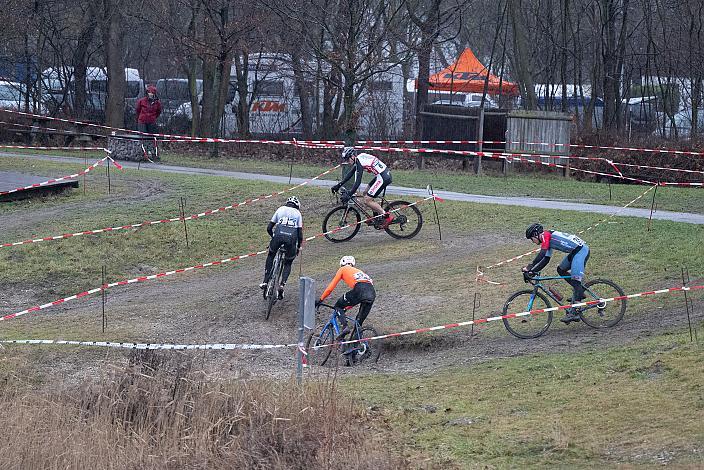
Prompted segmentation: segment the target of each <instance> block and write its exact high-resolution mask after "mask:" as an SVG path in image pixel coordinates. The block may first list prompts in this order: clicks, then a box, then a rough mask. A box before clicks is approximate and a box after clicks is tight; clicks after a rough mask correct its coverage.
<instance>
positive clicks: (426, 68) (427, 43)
mask: <svg viewBox="0 0 704 470" xmlns="http://www.w3.org/2000/svg"><path fill="white" fill-rule="evenodd" d="M432 50H433V40H432V39H431V36H430V35H429V34H428V33H427V32H424V31H421V46H420V48H419V49H418V85H417V87H416V106H415V108H416V120H415V129H414V135H415V138H416V139H421V138H422V133H423V115H422V114H421V112H422V111H423V108H424V107H425V105H426V104H428V87H429V85H430V83H429V81H430V53H431V52H432Z"/></svg>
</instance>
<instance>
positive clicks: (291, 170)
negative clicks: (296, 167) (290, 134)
mask: <svg viewBox="0 0 704 470" xmlns="http://www.w3.org/2000/svg"><path fill="white" fill-rule="evenodd" d="M293 144H294V145H293V152H291V167H290V168H289V170H288V184H291V177H292V176H293V159H294V158H295V156H296V149H298V145H297V144H296V139H293Z"/></svg>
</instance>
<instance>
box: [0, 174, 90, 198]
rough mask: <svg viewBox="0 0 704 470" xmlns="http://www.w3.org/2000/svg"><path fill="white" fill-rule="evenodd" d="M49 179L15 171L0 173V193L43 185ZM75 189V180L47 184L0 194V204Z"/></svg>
mask: <svg viewBox="0 0 704 470" xmlns="http://www.w3.org/2000/svg"><path fill="white" fill-rule="evenodd" d="M50 179H51V177H50V176H32V175H28V174H26V173H17V172H15V171H0V193H2V192H4V191H12V190H13V189H17V188H24V187H25V186H31V185H33V184H39V183H43V182H45V181H48V180H50ZM77 187H78V181H77V180H68V181H59V182H57V183H49V184H46V185H42V186H37V187H34V188H30V189H23V190H22V191H15V192H12V193H10V194H0V202H2V201H16V200H18V199H26V198H30V197H38V196H44V195H47V194H51V193H58V192H61V191H64V190H66V189H68V188H77Z"/></svg>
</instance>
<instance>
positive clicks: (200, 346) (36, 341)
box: [0, 285, 704, 358]
mask: <svg viewBox="0 0 704 470" xmlns="http://www.w3.org/2000/svg"><path fill="white" fill-rule="evenodd" d="M699 289H704V285H700V286H690V287H686V286H682V287H668V288H666V289H659V290H652V291H648V292H640V293H637V294H629V295H621V296H618V297H609V298H604V299H599V300H590V301H588V302H579V303H574V304H570V305H559V306H557V307H549V308H541V309H536V310H525V311H523V312H517V313H509V314H506V315H499V316H495V317H488V318H480V319H478V320H468V321H463V322H456V323H448V324H445V325H438V326H432V327H426V328H416V329H415V330H407V331H401V332H398V333H389V334H385V335H378V336H372V337H369V338H364V339H360V340H350V341H342V342H338V343H332V344H325V345H320V346H316V347H314V348H311V349H313V350H316V349H322V348H326V347H337V346H340V345H345V344H354V343H359V342H362V341H378V340H382V339H389V338H399V337H401V336H408V335H414V334H421V333H430V332H432V331H440V330H451V329H454V328H460V327H463V326H471V325H481V324H484V323H489V322H494V321H498V320H504V319H511V318H519V317H525V316H529V315H539V314H541V313H547V312H555V311H558V310H566V309H568V308H573V307H584V306H591V305H598V304H601V303H604V302H614V301H617V300H626V299H634V298H638V297H646V296H650V295H659V294H667V293H672V292H686V291H693V290H699ZM0 344H55V345H73V346H101V347H111V348H123V349H167V350H169V349H178V350H226V349H281V348H298V349H299V350H301V351H302V352H303V354H304V358H305V356H306V355H307V354H308V352H307V351H306V350H305V348H303V346H302V345H301V344H300V343H288V344H246V343H244V344H243V343H209V344H165V343H122V342H110V341H68V340H53V339H16V340H0Z"/></svg>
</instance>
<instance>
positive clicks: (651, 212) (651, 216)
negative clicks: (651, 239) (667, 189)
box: [648, 181, 660, 232]
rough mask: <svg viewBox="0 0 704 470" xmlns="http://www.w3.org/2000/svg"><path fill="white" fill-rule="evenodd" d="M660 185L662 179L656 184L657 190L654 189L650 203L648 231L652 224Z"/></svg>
mask: <svg viewBox="0 0 704 470" xmlns="http://www.w3.org/2000/svg"><path fill="white" fill-rule="evenodd" d="M658 186H660V181H658V184H656V185H655V191H653V202H652V203H651V204H650V218H649V219H648V232H650V224H651V223H652V221H653V211H654V210H655V195H656V194H657V193H658Z"/></svg>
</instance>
